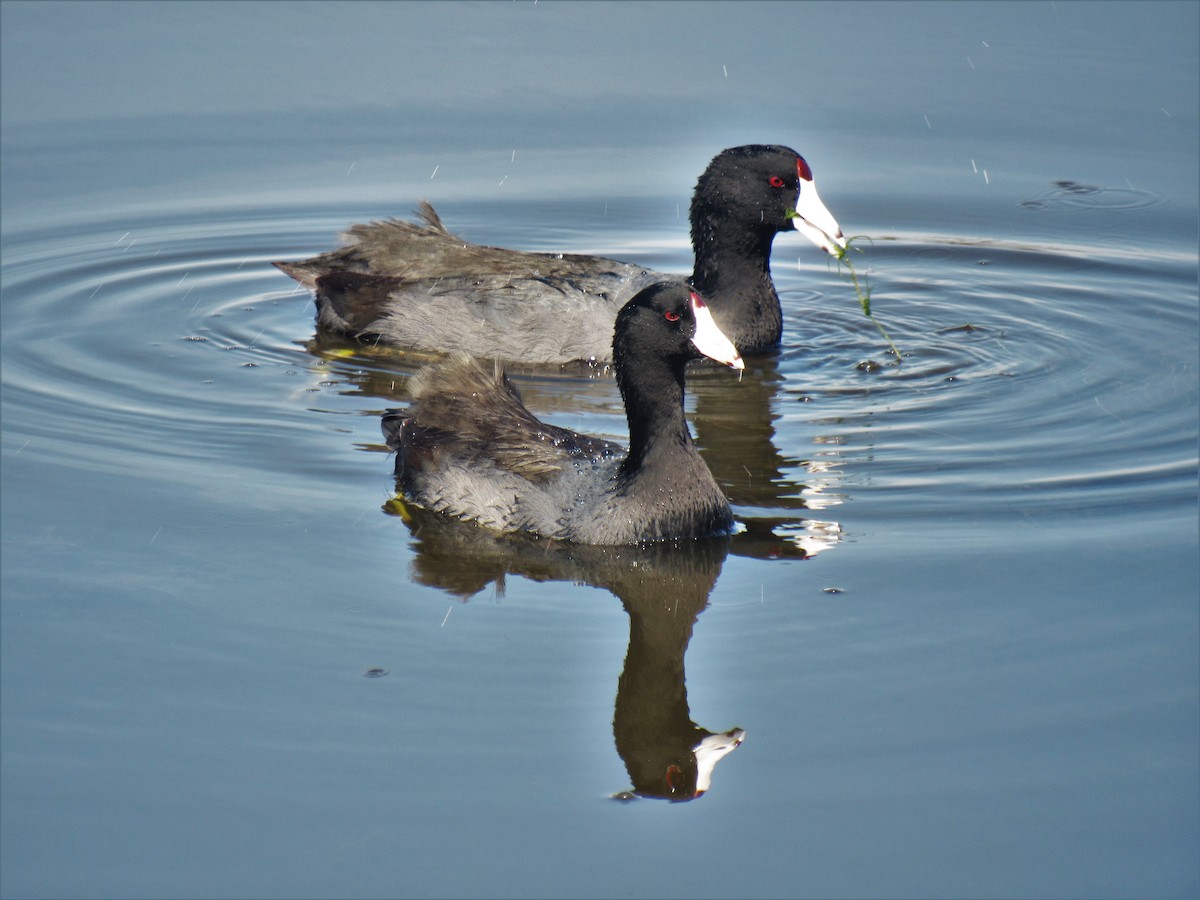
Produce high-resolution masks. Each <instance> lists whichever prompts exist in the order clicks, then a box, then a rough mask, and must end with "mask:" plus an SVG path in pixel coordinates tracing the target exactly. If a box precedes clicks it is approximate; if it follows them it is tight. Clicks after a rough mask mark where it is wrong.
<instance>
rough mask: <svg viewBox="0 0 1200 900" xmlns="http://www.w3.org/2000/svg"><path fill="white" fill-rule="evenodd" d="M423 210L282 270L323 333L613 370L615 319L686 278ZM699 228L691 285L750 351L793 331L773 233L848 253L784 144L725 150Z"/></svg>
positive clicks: (700, 196) (702, 186) (698, 197)
mask: <svg viewBox="0 0 1200 900" xmlns="http://www.w3.org/2000/svg"><path fill="white" fill-rule="evenodd" d="M420 216H421V218H422V219H423V220H424V223H423V224H416V223H412V222H404V221H400V220H398V219H390V220H387V221H383V222H373V223H371V224H367V225H355V226H353V227H352V228H351V229H350V231H349V232H348V233H347V234H346V235H345V236H344V237H345V239H346V241H347V242H348V243H347V245H346V246H345V247H342V248H341V249H338V250H333V251H330V252H329V253H324V254H322V255H320V256H315V257H313V258H312V259H308V260H302V261H297V262H277V263H275V265H276V266H278V267H279V268H280V269H282V270H283V271H284V272H286V273H288V274H289V275H291V276H292V277H293V278H295V279H296V280H297V281H299V282H301V283H302V284H304V285H307V286H308V287H311V288H313V289H314V291H315V294H316V303H317V323H318V325H319V326H320V327H322V328H325V329H328V330H331V331H334V332H337V333H342V334H348V335H352V336H355V337H359V338H361V339H364V340H372V341H378V342H381V343H384V344H388V345H391V346H395V347H400V348H403V349H408V350H420V351H424V352H434V353H449V352H454V351H462V352H465V353H467V354H469V355H471V356H476V357H480V358H485V359H507V360H513V361H518V362H523V363H531V364H544V363H552V364H553V363H566V362H570V361H573V360H590V361H593V362H597V363H605V362H608V361H609V360H610V359H611V351H612V324H613V320H614V318H615V317H616V315H617V311H618V310H619V309H621V307H622V306H623V305H624V304H625V303H626V302H627V301H628V300H629V299H630V298H631V297H632V296H633V295H634V294H636V293H637V292H638V291H640V290H641V289H642V288H644V287H646V286H648V285H650V284H653V283H655V282H661V281H664V280H671V279H675V278H677V277H678V276H671V275H665V274H663V273H661V272H653V271H650V270H647V269H644V268H642V267H641V266H637V265H634V264H632V263H625V262H617V261H615V260H611V259H602V258H600V257H595V256H582V255H578V254H553V253H525V252H522V251H518V250H504V249H499V248H495V247H483V246H479V245H477V244H469V243H466V242H464V241H463V240H461V239H460V238H457V237H455V236H454V235H453V234H451V233H450V232H449V231H447V230H446V228H445V227H444V226H443V225H442V223H441V220H440V219H439V218H438V216H437V213H435V212H434V210H433V208H432V207H431V206H429V204H427V203H423V204H422V205H421V209H420ZM691 228H692V246H693V249H694V251H695V264H694V265H695V268H694V270H693V272H692V277H691V284H692V286H693V287H694V288H695V289H696V290H697V291H698V292H699V293H700V294H701V295H702V296H703V297H704V298H705V300H706V301H707V303H708V304H709V309H710V310H711V311H712V315H713V318H714V319H715V320H716V322H717V326H718V327H719V328H720V329H721V330H722V331H723V332H725V334H726V335H727V336H728V337H729V339H730V340H732V341H733V343H734V344H735V345H736V346H737V347H738V349H739V350H741V351H750V350H762V349H768V348H771V347H774V346H776V345H777V344H778V343H779V339H780V336H781V334H782V328H783V313H782V310H781V309H780V306H779V297H778V295H777V294H776V293H775V285H774V283H773V282H772V281H771V270H770V256H771V244H772V241H774V239H775V235H776V234H778V233H779V232H780V231H790V230H792V229H795V230H797V231H799V232H800V233H802V234H804V235H805V236H806V237H808V238H809V239H810V240H811V241H813V243H815V244H817V246H819V247H821V248H822V249H824V250H825V251H826V252H828V253H831V254H836V253H837V252H838V251H839V248H842V247H844V246H845V241H844V240H843V239H842V233H841V230H840V229H839V228H838V224H837V222H836V221H835V220H834V218H833V216H831V215H830V214H829V211H828V210H826V209H825V206H824V205H823V204H822V203H821V199H820V197H818V196H817V190H816V187H815V186H814V184H813V177H812V170H811V169H809V166H808V163H806V162H805V161H804V159H803V158H802V157H801V156H800V155H799V154H797V153H796V151H794V150H791V149H790V148H788V147H781V146H771V145H761V144H751V145H748V146H745V147H734V148H731V149H729V150H725V151H723V152H721V153H720V154H718V155H717V156H716V158H714V159H713V161H712V162H711V163H710V164H709V166H708V168H707V169H706V170H705V171H704V174H702V175H701V176H700V178H699V180H698V181H697V182H696V190H695V194H694V195H693V197H692V206H691Z"/></svg>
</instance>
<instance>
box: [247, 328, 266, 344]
mask: <svg viewBox="0 0 1200 900" xmlns="http://www.w3.org/2000/svg"><path fill="white" fill-rule="evenodd" d="M266 330H267V327H266V326H265V325H264V326H263V327H262V328H260V329H259V330H258V334H256V335H255V336H254V340H252V341H251V342H250V343H249V344H247V345H246V346H248V347H253V346H254V345H255V344H257V343H258V339H259V338H260V337H262V336H263V332H264V331H266Z"/></svg>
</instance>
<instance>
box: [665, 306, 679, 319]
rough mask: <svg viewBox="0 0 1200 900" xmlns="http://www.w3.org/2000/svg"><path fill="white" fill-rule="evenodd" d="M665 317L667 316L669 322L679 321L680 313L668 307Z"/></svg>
mask: <svg viewBox="0 0 1200 900" xmlns="http://www.w3.org/2000/svg"><path fill="white" fill-rule="evenodd" d="M663 318H665V319H666V320H667V321H668V322H678V321H679V313H677V312H675V310H673V309H668V310H667V311H666V312H665V313H663Z"/></svg>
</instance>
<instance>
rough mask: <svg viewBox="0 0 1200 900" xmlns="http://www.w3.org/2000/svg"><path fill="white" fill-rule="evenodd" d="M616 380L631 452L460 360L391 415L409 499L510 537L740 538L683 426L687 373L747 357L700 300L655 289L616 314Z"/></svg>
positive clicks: (420, 383)
mask: <svg viewBox="0 0 1200 900" xmlns="http://www.w3.org/2000/svg"><path fill="white" fill-rule="evenodd" d="M612 343H613V358H614V360H615V368H616V375H617V384H618V386H619V387H620V390H621V396H622V398H623V399H624V401H625V413H626V417H627V418H628V420H629V449H628V450H626V449H625V448H623V447H621V446H620V445H619V444H614V443H612V442H611V441H606V440H602V439H600V438H595V437H588V436H586V435H582V434H578V433H576V432H574V431H569V430H568V429H565V428H560V427H557V426H554V425H548V424H546V423H544V422H540V421H538V419H536V418H535V417H534V416H533V414H532V413H530V412H529V410H527V409H526V408H525V407H524V405H522V403H521V398H520V395H519V394H518V393H517V390H516V388H515V387H513V385H512V383H511V382H510V381H509V380H508V379H507V378H506V377H505V376H504V374H503V373H502V372H501V371H500V369H499V366H498V365H497V366H495V367H494V368H493V369H492V370H491V371H485V370H484V369H483V368H481V367H480V365H479V364H478V363H476V362H474V361H473V360H472V359H471V357H470V356H468V355H466V354H463V353H458V354H454V355H453V356H451V358H450V359H449V360H445V361H442V362H440V363H436V364H433V365H431V366H428V367H427V368H425V369H423V370H422V371H420V372H418V373H417V374H416V375H415V376H414V377H413V379H412V380H411V381H410V382H409V394H410V396H411V397H412V399H413V405H412V406H410V407H409V408H408V409H406V410H389V411H388V412H387V413H385V414H384V417H383V423H382V424H383V433H384V436H385V437H386V438H387V444H388V447H389V448H391V449H392V450H395V451H397V456H396V478H397V482H398V485H399V487H400V489H401V491H402V492H403V494H404V495H405V496H406V497H407V498H408V499H409V500H411V501H412V502H414V503H416V504H417V505H419V506H422V507H424V508H426V509H431V510H435V511H437V512H441V513H444V514H446V515H449V516H452V517H454V518H458V519H463V520H466V521H469V522H475V523H478V524H480V525H484V526H486V527H488V528H492V529H495V530H496V531H500V532H509V533H522V534H530V535H535V536H537V537H540V538H544V539H553V540H559V541H571V542H574V543H582V544H609V545H615V544H637V543H641V542H643V541H656V540H666V539H671V538H694V537H701V536H704V535H713V534H728V533H729V532H730V529H731V528H732V527H733V514H732V513H731V512H730V509H729V503H728V501H726V499H725V495H724V494H722V493H721V489H720V488H719V487H717V483H716V481H715V480H714V479H713V477H712V473H710V472H709V470H708V467H707V466H706V465H705V464H704V461H703V460H702V459H701V458H700V454H699V453H697V452H696V448H695V445H694V444H693V443H692V438H691V434H690V433H689V432H688V427H687V422H686V421H685V420H684V416H683V381H684V369H685V368H686V366H687V362H688V360H691V359H696V358H699V357H700V356H701V355H704V356H709V357H711V358H712V359H715V360H717V361H718V362H722V363H725V364H726V365H729V366H732V367H733V368H735V369H740V368H742V367H743V363H742V358H741V356H739V355H738V352H737V349H736V348H735V347H734V346H733V344H732V343H730V341H729V339H728V338H726V337H725V335H723V334H722V333H721V331H720V330H719V329H718V328H717V326H716V325H715V324H714V322H713V319H712V315H711V314H710V313H709V311H708V308H707V307H706V306H705V304H704V301H703V300H702V299H701V298H700V296H699V295H698V294H696V293H695V292H692V291H690V290H689V288H688V287H687V285H685V284H682V283H680V282H669V283H661V284H656V285H651V286H650V287H648V288H646V289H644V290H642V291H641V292H640V293H638V295H637V296H636V297H634V298H633V299H632V300H631V301H629V303H627V304H626V305H625V306H624V307H623V308H622V309H621V311H620V312H619V313H618V314H617V321H616V325H615V327H614V329H613V338H612Z"/></svg>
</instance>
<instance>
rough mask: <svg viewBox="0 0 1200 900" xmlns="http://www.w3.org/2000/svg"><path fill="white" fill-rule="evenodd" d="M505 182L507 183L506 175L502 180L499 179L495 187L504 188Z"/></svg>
mask: <svg viewBox="0 0 1200 900" xmlns="http://www.w3.org/2000/svg"><path fill="white" fill-rule="evenodd" d="M506 181H508V176H507V175H505V176H504V177H503V178H501V179H500V183H499V184H498V185H496V187H504V182H506Z"/></svg>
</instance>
